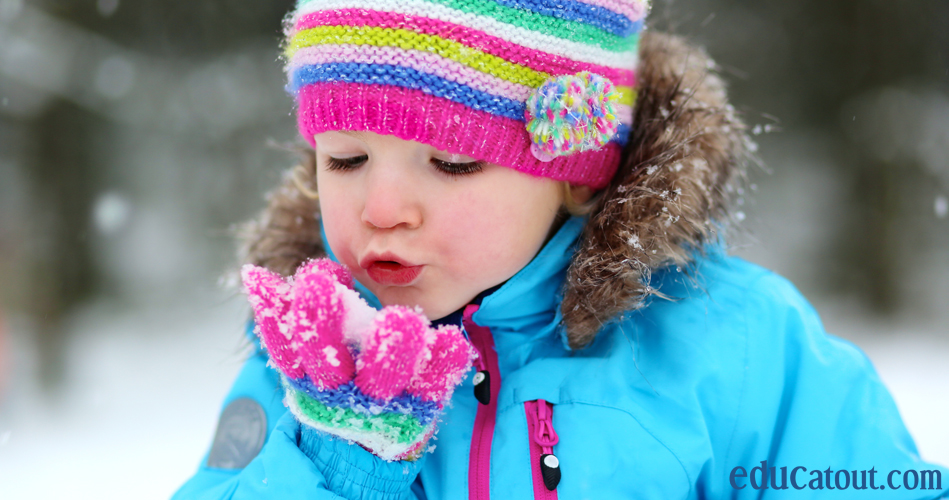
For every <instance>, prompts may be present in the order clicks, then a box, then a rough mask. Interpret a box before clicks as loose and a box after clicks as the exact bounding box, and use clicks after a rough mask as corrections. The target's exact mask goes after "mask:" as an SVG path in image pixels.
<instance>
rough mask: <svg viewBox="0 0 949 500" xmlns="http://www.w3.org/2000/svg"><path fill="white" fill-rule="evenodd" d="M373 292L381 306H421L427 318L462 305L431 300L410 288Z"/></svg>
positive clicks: (445, 312) (446, 314) (433, 318)
mask: <svg viewBox="0 0 949 500" xmlns="http://www.w3.org/2000/svg"><path fill="white" fill-rule="evenodd" d="M373 293H374V294H375V295H376V298H378V299H379V302H380V303H381V304H382V306H383V307H385V306H394V305H399V306H406V307H411V308H414V307H416V306H418V307H421V308H422V312H423V313H424V314H425V317H426V318H428V319H429V320H435V319H438V318H442V317H445V316H448V315H449V314H451V313H453V312H455V310H456V309H458V308H459V307H461V306H463V305H464V304H460V305H458V306H457V307H452V306H451V304H448V303H445V301H441V300H432V298H430V297H426V295H427V294H425V293H422V292H420V291H419V290H416V289H412V288H403V289H393V288H389V289H387V290H382V291H380V292H378V293H377V292H376V291H374V290H373Z"/></svg>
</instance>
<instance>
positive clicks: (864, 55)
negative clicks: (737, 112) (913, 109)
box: [652, 0, 949, 313]
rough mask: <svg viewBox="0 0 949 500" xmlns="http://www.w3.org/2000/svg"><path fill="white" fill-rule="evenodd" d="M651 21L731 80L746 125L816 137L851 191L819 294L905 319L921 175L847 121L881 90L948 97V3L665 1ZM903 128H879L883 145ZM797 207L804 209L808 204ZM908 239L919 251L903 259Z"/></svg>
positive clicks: (845, 196)
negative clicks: (913, 197) (705, 53)
mask: <svg viewBox="0 0 949 500" xmlns="http://www.w3.org/2000/svg"><path fill="white" fill-rule="evenodd" d="M652 16H653V17H652V20H653V27H654V28H657V29H670V30H672V31H675V32H678V33H680V34H684V35H687V36H690V37H692V38H695V39H697V40H699V41H701V42H702V43H703V44H704V45H705V46H706V47H707V48H708V50H709V52H710V53H711V54H712V55H713V56H714V57H715V58H716V60H717V61H718V63H719V64H720V65H722V67H723V68H724V70H725V72H726V74H729V73H730V74H731V78H730V80H731V82H732V86H731V87H732V94H731V99H732V102H734V103H738V104H739V107H740V108H742V109H744V110H746V112H748V111H750V110H754V111H753V112H750V113H749V119H750V120H751V121H755V120H756V115H758V114H759V113H765V115H764V118H765V119H766V120H768V121H770V120H771V117H772V116H776V117H777V119H778V120H780V124H781V129H783V130H787V131H790V130H795V131H806V130H812V131H815V132H816V133H817V135H818V136H819V137H821V139H822V140H823V141H824V142H827V143H829V144H831V146H832V148H831V149H832V153H831V154H832V155H833V159H834V160H835V161H834V162H832V165H833V166H834V168H835V169H837V171H836V172H830V173H829V174H830V175H832V176H833V177H836V178H843V179H846V180H847V181H846V182H845V184H847V185H849V186H850V191H849V192H846V193H842V196H841V198H842V199H841V200H840V205H839V206H840V210H841V211H842V212H844V218H843V220H844V222H843V224H842V227H840V228H839V229H840V230H839V231H837V232H836V233H835V239H834V241H831V242H828V243H827V245H828V248H829V249H830V251H831V259H830V260H829V261H827V262H814V264H813V265H815V266H820V267H821V268H822V272H821V274H822V275H824V276H825V277H826V279H825V282H824V283H822V287H823V288H824V289H825V290H826V291H837V292H844V293H848V294H853V295H856V296H858V297H861V298H862V299H863V300H864V301H865V303H867V304H868V305H869V306H870V307H871V309H873V310H874V311H878V312H880V313H890V312H893V311H897V310H899V309H900V306H901V305H902V304H901V297H904V296H905V292H906V291H907V290H906V285H905V280H901V279H900V276H901V265H902V262H905V261H906V260H908V259H912V258H913V257H914V256H915V255H916V254H917V253H918V252H920V251H922V250H925V246H926V245H932V244H934V240H933V239H928V240H927V238H911V236H913V234H914V233H915V232H919V231H922V230H923V227H926V224H923V223H921V221H920V219H923V218H926V217H930V218H931V216H932V212H931V211H928V212H927V211H923V212H922V213H920V211H919V210H914V209H915V208H916V207H917V206H918V204H913V209H910V208H909V207H908V206H907V197H906V196H905V195H904V194H905V193H907V192H910V191H916V192H918V187H919V178H920V176H921V171H920V167H919V164H918V162H913V161H911V159H907V158H897V159H895V160H890V161H887V160H885V159H881V158H878V157H875V156H874V155H873V154H872V153H871V152H870V151H867V148H866V143H865V142H858V141H856V140H855V139H854V135H853V134H851V133H850V132H851V131H850V130H849V128H850V127H851V126H852V123H853V122H854V121H857V120H860V119H861V117H860V116H854V117H853V118H852V119H850V118H851V117H850V116H849V115H848V116H843V115H845V114H846V113H845V110H847V109H849V108H850V107H851V106H848V105H849V103H850V102H851V101H852V100H854V99H857V98H859V97H861V96H863V95H865V94H867V93H872V92H875V91H877V90H879V89H881V88H885V87H900V86H906V85H922V86H935V87H936V88H938V89H939V90H940V92H941V93H942V95H947V94H949V92H947V91H949V78H947V75H949V2H946V1H944V0H920V1H916V2H891V1H886V0H870V1H866V0H861V1H858V0H838V1H835V2H826V1H822V0H798V1H794V2H788V1H785V0H667V1H662V0H658V1H656V2H655V5H654V8H653V13H652ZM865 118H866V119H869V118H870V117H869V116H868V117H865ZM901 126H903V124H902V122H901V121H895V122H893V123H880V124H879V125H878V127H877V131H876V133H877V134H878V135H879V136H881V137H878V138H877V140H885V136H886V135H887V134H890V133H892V132H893V131H894V129H895V128H897V127H901ZM942 126H946V125H945V124H943V125H942ZM764 155H765V158H767V156H768V152H767V151H764ZM945 163H949V159H945ZM943 168H947V167H945V166H944V167H943ZM761 182H767V180H766V179H763V180H761ZM942 188H943V189H946V190H949V186H943V187H942ZM800 202H801V203H807V197H806V194H805V193H800ZM907 239H912V240H913V241H914V242H915V243H916V244H918V245H919V246H917V247H916V248H908V247H907V245H904V244H902V243H901V242H902V241H904V240H907Z"/></svg>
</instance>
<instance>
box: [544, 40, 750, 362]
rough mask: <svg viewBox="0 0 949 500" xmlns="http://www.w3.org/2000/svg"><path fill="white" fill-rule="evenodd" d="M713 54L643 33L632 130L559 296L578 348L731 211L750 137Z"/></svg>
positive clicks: (634, 303)
mask: <svg viewBox="0 0 949 500" xmlns="http://www.w3.org/2000/svg"><path fill="white" fill-rule="evenodd" d="M713 68H714V63H713V62H712V60H711V59H709V57H708V56H707V55H706V54H705V53H704V52H703V51H701V50H700V49H697V48H694V47H691V46H689V45H687V44H686V42H685V41H683V40H682V39H680V38H678V37H674V36H669V35H663V34H659V33H651V32H649V33H644V34H643V37H642V42H641V49H640V66H639V69H638V73H637V78H638V80H639V87H638V91H639V97H638V99H637V102H636V111H635V117H634V130H633V133H632V137H631V138H630V143H629V144H628V145H627V148H626V150H625V151H624V158H623V161H622V163H621V164H620V168H619V170H618V171H617V173H616V176H615V177H614V178H613V180H612V182H611V183H610V185H609V186H607V187H606V188H605V190H604V192H603V194H602V197H601V198H600V201H599V203H598V205H597V206H596V207H595V208H594V211H593V214H592V215H591V217H590V220H589V222H588V223H587V225H586V227H585V228H584V232H583V236H582V237H581V241H580V244H579V247H578V250H577V252H576V254H575V255H574V257H573V260H572V262H571V265H570V269H569V271H568V273H567V280H566V282H565V284H564V301H563V303H562V304H561V311H562V313H563V324H564V328H565V329H566V334H567V340H568V343H569V344H570V346H571V347H572V348H579V347H583V346H585V345H587V344H589V343H590V342H592V341H593V339H594V337H595V336H596V333H597V331H598V330H599V329H600V327H601V326H602V325H603V324H604V323H605V322H607V321H609V320H611V319H612V318H614V317H616V316H617V315H618V314H620V313H622V312H623V311H627V310H632V309H636V308H638V307H641V306H642V305H643V303H644V301H645V299H646V298H647V297H648V296H650V295H656V296H658V297H663V295H662V294H661V293H660V292H659V291H658V290H656V289H655V288H653V287H651V286H650V280H651V274H652V271H654V270H656V269H658V268H660V267H663V266H666V265H679V266H682V267H687V266H688V264H689V263H690V262H689V255H690V252H691V251H693V250H699V251H701V248H702V246H703V244H704V243H705V242H707V241H709V240H710V239H713V238H714V237H715V233H716V222H717V223H719V224H724V223H726V222H727V220H728V216H727V215H728V214H727V209H728V206H729V198H730V195H731V193H732V192H734V191H735V185H734V184H735V183H736V182H738V181H739V180H740V179H742V178H743V172H744V165H745V164H746V159H747V148H746V146H747V144H748V139H747V136H746V134H745V126H744V124H743V123H742V122H741V121H740V120H739V119H738V118H737V117H736V116H735V111H734V109H733V108H732V107H731V106H730V105H729V104H728V101H727V99H726V96H725V88H724V84H723V83H722V81H721V80H720V79H719V78H718V76H717V75H716V74H715V73H713V72H712V70H713Z"/></svg>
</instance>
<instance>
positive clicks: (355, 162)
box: [326, 155, 369, 171]
mask: <svg viewBox="0 0 949 500" xmlns="http://www.w3.org/2000/svg"><path fill="white" fill-rule="evenodd" d="M368 159H369V155H359V156H351V157H349V158H333V157H332V156H330V157H328V158H327V160H326V163H327V166H326V168H327V170H343V171H346V170H355V169H357V168H359V166H360V165H362V164H363V163H366V161H367V160H368Z"/></svg>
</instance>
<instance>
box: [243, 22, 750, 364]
mask: <svg viewBox="0 0 949 500" xmlns="http://www.w3.org/2000/svg"><path fill="white" fill-rule="evenodd" d="M640 61H641V62H640V67H639V71H638V73H637V77H638V81H639V82H638V84H639V87H638V92H639V97H638V99H637V104H636V111H635V114H636V116H635V127H634V130H633V133H632V137H631V139H630V143H629V145H628V146H627V147H626V150H625V151H624V155H623V161H622V163H621V165H620V168H619V170H618V171H617V173H616V176H615V177H614V178H613V181H612V182H611V184H610V185H609V186H607V187H606V188H605V189H604V190H603V191H602V192H601V193H599V194H598V195H597V197H596V199H597V200H598V201H596V204H595V206H594V209H593V212H592V214H591V215H590V220H589V222H588V224H587V226H586V227H585V228H584V232H583V235H582V236H581V241H580V243H579V246H578V250H577V252H576V254H575V255H574V257H573V260H572V262H571V265H570V268H569V270H568V273H567V280H566V281H565V283H564V301H563V304H562V305H561V307H562V312H563V323H564V328H565V329H566V333H567V339H568V342H569V344H570V346H571V347H573V348H579V347H582V346H585V345H587V344H589V343H590V342H591V341H592V340H593V339H594V338H595V336H596V332H597V331H598V330H599V329H600V327H601V326H602V325H603V324H604V323H606V322H608V321H610V320H611V319H612V318H614V317H615V316H617V315H618V314H620V313H621V312H623V311H626V310H631V309H636V308H638V307H641V306H642V305H643V303H644V300H645V299H646V298H647V297H648V296H650V295H656V296H657V297H663V295H662V294H661V293H660V291H658V290H656V289H655V288H653V287H651V286H650V280H651V274H652V271H654V270H656V269H658V268H660V267H663V266H666V265H679V266H682V267H683V268H687V267H688V265H689V264H690V262H689V257H690V253H691V252H692V251H693V250H699V251H700V250H701V248H702V245H703V244H704V243H705V242H707V241H709V240H710V239H713V238H714V237H715V234H716V230H717V226H723V227H724V226H726V225H727V224H726V223H727V222H728V207H729V204H730V198H731V195H732V193H733V192H735V191H736V189H735V186H736V184H737V183H738V182H740V181H741V180H742V179H743V178H744V167H745V164H746V160H747V159H748V157H749V156H748V153H747V145H748V144H749V142H748V139H747V136H746V134H745V126H744V124H743V123H742V122H741V121H740V120H739V119H738V117H737V116H736V115H735V111H734V109H733V108H732V107H731V106H730V105H729V104H728V101H727V99H726V97H725V88H724V84H723V83H722V81H721V80H720V79H719V78H718V76H717V75H716V74H715V73H714V72H713V68H714V63H713V62H712V61H711V59H709V58H708V56H707V55H705V53H704V52H702V51H701V50H699V49H697V48H694V47H692V46H689V45H688V44H687V43H686V42H685V41H683V40H682V39H680V38H677V37H673V36H669V35H663V34H659V33H652V32H644V33H643V36H642V39H641V48H640ZM304 157H305V158H304V159H305V161H304V162H303V165H302V166H301V167H297V168H298V169H300V170H299V171H298V173H300V174H302V175H297V176H296V177H294V175H293V174H292V173H289V174H288V175H287V176H286V177H285V179H284V181H283V183H282V184H281V186H279V187H278V188H277V189H276V190H275V191H274V192H272V193H271V194H270V195H269V197H268V205H267V208H266V209H265V210H264V212H263V214H262V215H261V217H260V218H259V219H258V220H256V221H252V222H250V223H247V224H246V225H245V226H243V231H242V233H243V235H242V236H243V240H244V245H243V250H244V256H243V258H242V260H243V261H244V262H251V263H254V264H257V265H260V266H264V267H267V268H269V269H271V270H273V271H275V272H278V273H281V274H283V275H289V274H291V273H292V272H293V271H294V270H295V269H296V268H297V266H299V265H300V263H302V262H303V261H304V260H306V259H308V258H311V257H318V256H322V255H324V254H325V250H324V249H323V246H322V242H321V240H320V232H319V218H320V215H319V205H318V203H317V202H316V200H314V199H313V198H312V197H309V196H307V195H306V194H305V191H308V190H314V189H315V184H314V179H315V169H314V167H315V166H314V159H313V152H312V151H306V152H304ZM301 184H302V189H301V187H300V186H301Z"/></svg>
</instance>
